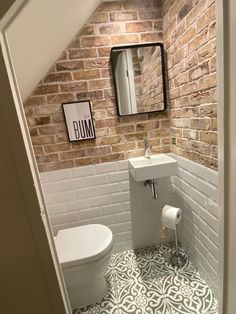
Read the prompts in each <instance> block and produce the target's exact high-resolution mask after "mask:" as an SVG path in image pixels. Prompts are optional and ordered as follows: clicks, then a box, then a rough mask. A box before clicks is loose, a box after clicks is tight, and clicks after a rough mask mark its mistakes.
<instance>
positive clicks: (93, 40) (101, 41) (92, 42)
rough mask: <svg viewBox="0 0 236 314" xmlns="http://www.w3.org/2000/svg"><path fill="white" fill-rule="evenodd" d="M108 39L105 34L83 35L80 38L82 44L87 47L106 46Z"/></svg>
mask: <svg viewBox="0 0 236 314" xmlns="http://www.w3.org/2000/svg"><path fill="white" fill-rule="evenodd" d="M109 44H110V39H109V38H108V37H107V36H84V37H83V38H82V46H83V47H84V48H87V47H100V46H108V45H109Z"/></svg>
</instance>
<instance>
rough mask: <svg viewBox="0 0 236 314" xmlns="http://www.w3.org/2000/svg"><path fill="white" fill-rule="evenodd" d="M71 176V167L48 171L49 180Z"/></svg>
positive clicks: (58, 179)
mask: <svg viewBox="0 0 236 314" xmlns="http://www.w3.org/2000/svg"><path fill="white" fill-rule="evenodd" d="M70 178H72V173H71V169H63V170H56V171H49V172H48V180H49V181H60V180H65V179H70Z"/></svg>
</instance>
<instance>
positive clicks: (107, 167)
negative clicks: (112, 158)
mask: <svg viewBox="0 0 236 314" xmlns="http://www.w3.org/2000/svg"><path fill="white" fill-rule="evenodd" d="M117 170H118V164H117V162H106V163H102V164H97V165H96V166H95V172H96V174H101V173H110V172H115V171H117Z"/></svg>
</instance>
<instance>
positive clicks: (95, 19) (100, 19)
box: [90, 12, 109, 23]
mask: <svg viewBox="0 0 236 314" xmlns="http://www.w3.org/2000/svg"><path fill="white" fill-rule="evenodd" d="M107 22H109V14H108V13H107V12H97V13H95V15H93V16H92V18H91V19H90V23H107Z"/></svg>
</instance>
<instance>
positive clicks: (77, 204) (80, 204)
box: [66, 199, 89, 211]
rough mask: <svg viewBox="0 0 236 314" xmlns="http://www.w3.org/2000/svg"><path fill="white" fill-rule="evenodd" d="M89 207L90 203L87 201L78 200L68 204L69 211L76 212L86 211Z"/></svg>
mask: <svg viewBox="0 0 236 314" xmlns="http://www.w3.org/2000/svg"><path fill="white" fill-rule="evenodd" d="M88 207H89V202H88V200H87V199H83V200H76V201H72V202H67V203H66V210H67V211H75V210H80V209H85V208H88Z"/></svg>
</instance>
